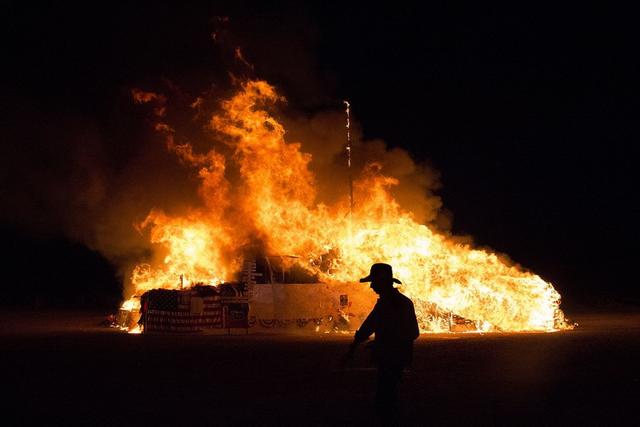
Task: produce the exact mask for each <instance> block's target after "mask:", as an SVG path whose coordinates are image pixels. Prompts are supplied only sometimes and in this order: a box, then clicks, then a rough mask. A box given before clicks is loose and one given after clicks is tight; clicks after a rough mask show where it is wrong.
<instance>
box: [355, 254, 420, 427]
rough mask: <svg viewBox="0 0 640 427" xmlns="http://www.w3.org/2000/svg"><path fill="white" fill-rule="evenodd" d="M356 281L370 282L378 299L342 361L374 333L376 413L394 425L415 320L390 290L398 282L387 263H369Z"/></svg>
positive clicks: (410, 307) (402, 299)
mask: <svg viewBox="0 0 640 427" xmlns="http://www.w3.org/2000/svg"><path fill="white" fill-rule="evenodd" d="M360 282H371V289H373V290H374V291H375V293H377V294H378V295H380V298H379V299H378V302H377V303H376V305H375V307H374V308H373V310H372V311H371V313H370V314H369V316H367V318H366V320H365V321H364V323H362V326H360V329H358V331H356V334H355V337H354V339H353V343H352V344H351V345H350V347H349V351H348V352H347V354H346V355H345V356H344V358H343V361H344V362H346V361H348V360H350V359H351V358H352V357H353V353H354V351H355V349H356V348H357V346H358V345H359V344H360V343H362V342H364V341H366V340H367V339H368V338H369V337H370V336H371V334H374V333H375V341H374V342H373V345H372V347H373V353H372V357H373V361H374V363H375V364H376V366H377V368H378V384H377V390H376V400H375V405H376V410H377V411H378V414H379V416H380V417H381V420H382V423H383V424H384V425H387V424H394V423H395V422H397V421H398V415H399V413H398V396H397V390H398V383H399V382H400V379H401V378H402V371H403V370H404V368H405V367H407V366H409V365H410V364H411V361H412V358H413V341H414V340H415V339H416V338H418V336H419V334H420V332H419V329H418V321H417V320H416V313H415V310H414V308H413V303H412V302H411V300H410V299H409V298H407V297H406V296H404V295H402V294H401V293H400V292H399V291H398V290H397V289H396V288H394V287H393V282H396V283H401V282H400V281H399V280H398V279H396V278H394V277H393V270H392V268H391V266H390V265H389V264H382V263H379V264H373V265H372V266H371V271H370V272H369V275H368V276H367V277H364V278H362V279H360Z"/></svg>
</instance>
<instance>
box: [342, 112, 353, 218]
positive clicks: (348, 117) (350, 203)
mask: <svg viewBox="0 0 640 427" xmlns="http://www.w3.org/2000/svg"><path fill="white" fill-rule="evenodd" d="M343 102H344V105H345V107H346V109H345V112H346V113H347V126H346V127H347V167H348V168H349V212H350V213H353V173H352V172H351V104H349V101H346V100H345V101H343Z"/></svg>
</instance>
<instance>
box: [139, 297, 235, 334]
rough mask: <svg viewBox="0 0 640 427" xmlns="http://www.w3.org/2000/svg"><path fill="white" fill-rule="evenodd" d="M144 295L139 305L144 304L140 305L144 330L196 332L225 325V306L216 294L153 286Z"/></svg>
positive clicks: (224, 326) (220, 327)
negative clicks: (153, 288)
mask: <svg viewBox="0 0 640 427" xmlns="http://www.w3.org/2000/svg"><path fill="white" fill-rule="evenodd" d="M145 296H146V298H145V300H146V301H143V305H145V304H146V305H147V306H146V307H143V319H142V321H143V323H144V330H145V332H160V331H161V332H200V331H203V330H205V329H222V328H226V327H227V326H226V323H227V322H226V318H227V315H226V311H227V307H225V306H224V305H223V303H222V301H221V297H220V295H217V294H216V295H213V294H208V295H203V296H201V295H200V294H199V293H198V292H197V291H196V290H184V291H169V290H164V289H156V290H153V291H149V292H147V294H145ZM143 297H144V296H143Z"/></svg>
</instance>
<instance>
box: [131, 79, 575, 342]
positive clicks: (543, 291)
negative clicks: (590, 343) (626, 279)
mask: <svg viewBox="0 0 640 427" xmlns="http://www.w3.org/2000/svg"><path fill="white" fill-rule="evenodd" d="M140 98H142V100H141V101H140V102H152V101H154V100H156V99H160V98H158V97H151V96H144V97H143V96H140ZM280 101H283V98H282V97H281V96H279V95H278V94H277V92H276V90H275V88H274V87H273V86H271V85H269V84H268V83H266V82H264V81H249V82H246V83H244V84H242V87H241V89H240V90H239V91H238V92H237V93H236V94H235V95H234V96H232V97H230V98H229V99H227V100H225V101H223V102H222V108H221V111H220V112H219V113H217V114H215V115H213V116H212V117H211V119H210V121H209V127H210V129H211V130H213V131H215V132H216V133H217V134H218V135H220V137H221V138H222V139H223V140H224V142H225V143H226V144H228V146H229V147H230V148H231V149H232V150H233V156H231V157H232V158H231V159H226V158H225V157H224V156H223V155H222V154H220V153H217V152H215V151H214V150H211V151H209V152H208V153H207V154H195V153H194V152H193V149H192V147H191V145H189V144H184V145H177V144H175V143H174V141H173V133H174V131H173V129H171V128H170V127H169V126H168V125H166V124H159V125H158V126H157V130H158V131H160V132H162V133H163V134H164V135H165V136H166V138H167V147H168V148H169V149H170V150H171V151H174V152H175V153H176V155H177V156H178V157H179V158H180V160H181V161H183V162H184V163H186V164H189V165H191V166H193V167H196V168H199V178H200V181H201V184H200V189H199V190H200V192H199V194H200V196H201V198H202V200H203V205H204V207H201V208H193V210H192V211H191V212H189V213H188V214H187V215H183V216H176V217H171V216H168V215H166V214H165V213H163V212H161V211H158V210H153V211H152V212H151V213H150V214H149V216H148V217H147V218H146V220H145V221H144V222H143V223H142V224H141V227H142V228H148V229H150V233H151V241H152V242H153V243H156V244H158V245H160V246H161V247H162V248H163V257H162V259H161V260H160V261H159V262H158V263H157V265H154V266H153V267H151V266H150V265H148V264H141V265H138V266H137V267H136V268H135V269H134V272H133V277H132V283H133V284H134V286H135V288H136V291H143V290H147V289H151V288H176V287H179V286H189V285H191V284H194V283H198V282H204V283H214V284H215V283H218V282H220V281H224V280H229V279H230V278H232V277H233V274H234V273H235V272H237V271H238V270H239V269H240V265H241V262H242V255H243V254H242V248H243V247H245V246H246V245H247V244H249V243H250V242H251V241H252V239H255V238H259V239H260V241H262V243H263V244H264V245H265V246H266V250H267V251H268V252H269V253H276V254H288V255H296V256H298V257H299V258H297V259H298V263H299V264H300V266H301V267H303V268H305V269H306V270H307V271H309V272H310V273H312V274H315V275H317V276H318V277H319V278H320V279H321V281H323V282H325V283H327V284H332V283H347V282H353V281H355V280H356V279H358V278H359V277H363V276H365V275H366V274H367V272H368V269H369V266H370V265H371V264H373V263H375V262H387V263H389V264H391V265H393V267H394V270H395V275H396V277H398V278H400V279H401V280H402V282H403V285H402V291H403V292H404V293H406V294H407V295H408V296H409V297H410V298H412V299H413V300H414V302H415V304H416V310H417V313H418V317H419V321H420V322H421V323H422V324H423V325H427V326H425V327H426V328H429V326H428V325H429V324H430V321H429V311H428V309H427V307H429V306H431V305H432V304H433V303H435V304H437V306H439V307H441V308H443V309H446V310H449V311H451V312H454V313H456V314H459V315H461V316H464V317H465V318H467V319H473V320H475V321H476V324H477V325H478V328H479V329H482V330H489V329H497V330H503V331H524V330H541V331H551V330H557V329H563V328H567V324H566V321H565V319H564V315H563V314H562V311H561V310H560V308H559V305H560V295H559V294H558V292H556V290H555V289H554V288H553V286H552V285H551V284H550V283H548V282H546V281H544V280H543V279H542V278H540V277H539V276H537V275H535V274H533V273H530V272H526V271H523V270H521V269H519V268H518V267H516V266H512V265H509V264H508V263H506V262H505V261H503V260H501V259H500V258H499V257H498V256H496V255H495V254H493V253H491V252H488V251H486V250H479V249H474V248H472V247H470V246H469V245H466V244H460V243H456V242H454V241H453V240H451V239H450V238H448V237H446V236H444V235H441V234H438V233H437V232H435V231H434V230H432V229H431V228H429V227H428V226H426V225H422V224H419V223H417V222H416V221H415V220H414V218H413V215H412V214H411V213H410V212H409V211H406V210H404V209H403V208H402V207H400V206H399V204H398V203H397V202H396V201H395V200H394V198H393V197H392V195H391V193H390V191H389V189H390V187H392V186H394V185H397V184H398V181H397V180H396V179H395V178H391V177H387V176H384V175H383V174H382V166H381V165H380V164H376V163H373V164H369V165H368V166H366V167H365V169H364V170H363V171H362V172H361V174H360V176H359V177H358V178H357V179H356V180H355V181H354V207H353V209H350V202H349V200H348V197H345V198H343V199H341V200H340V201H339V202H337V203H335V204H334V205H332V206H327V205H324V204H318V203H317V202H316V190H315V188H316V187H315V177H314V175H313V174H312V172H311V170H310V168H309V164H310V163H311V161H312V157H311V155H310V154H307V153H305V152H303V151H302V146H301V144H300V143H287V142H285V138H284V135H285V129H284V127H283V125H282V124H281V123H280V122H278V121H277V120H276V119H275V118H274V117H273V116H272V115H270V114H269V113H268V111H267V108H268V106H269V105H271V104H275V103H278V102H280ZM227 161H233V162H234V164H236V165H238V167H239V171H240V175H241V180H240V184H237V185H235V186H232V185H231V183H230V182H229V181H228V180H227V179H226V178H225V165H226V162H227Z"/></svg>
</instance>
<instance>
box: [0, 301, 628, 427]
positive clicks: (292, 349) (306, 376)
mask: <svg viewBox="0 0 640 427" xmlns="http://www.w3.org/2000/svg"><path fill="white" fill-rule="evenodd" d="M101 318H102V314H100V313H87V312H60V311H57V312H39V313H33V312H4V313H2V319H3V321H2V322H1V324H0V334H1V335H2V337H1V340H2V359H3V360H2V365H1V366H2V367H3V371H2V378H3V386H4V387H3V389H4V390H5V393H4V395H5V397H4V398H3V403H4V405H6V406H5V408H6V409H5V410H4V411H3V419H4V420H5V421H4V422H3V424H4V425H25V424H28V425H31V424H35V423H42V424H43V425H78V424H80V425H92V426H93V425H135V426H141V425H298V426H302V425H376V424H377V420H376V417H375V414H374V412H373V410H372V405H371V400H372V396H373V390H374V384H375V370H374V369H373V367H372V366H371V364H370V363H369V357H368V355H367V354H366V352H361V353H359V354H358V356H357V357H356V359H355V360H354V362H353V364H352V365H351V366H349V367H346V368H341V367H339V366H338V363H337V362H338V359H339V357H340V356H341V355H342V354H343V353H344V351H345V349H346V347H347V345H348V343H349V341H350V337H348V336H334V335H310V336H297V335H287V336H283V335H249V336H210V335H207V336H203V335H163V336H159V335H128V334H124V333H121V332H119V331H116V330H112V329H109V328H102V327H100V326H99V321H100V319H101ZM573 320H575V321H577V322H578V323H579V324H580V325H579V327H578V328H576V329H575V330H574V331H569V332H562V333H536V334H487V335H480V334H451V335H425V336H422V337H421V338H420V339H419V340H418V341H417V343H416V346H415V361H414V366H413V368H412V370H411V371H409V372H408V373H407V374H406V376H405V378H404V381H403V383H402V384H401V397H402V405H403V423H404V425H567V424H568V425H614V424H616V425H619V424H624V425H638V424H639V423H640V412H639V411H638V407H637V402H638V396H639V395H640V313H638V312H626V313H616V314H592V315H588V314H587V315H580V316H575V317H574V318H573ZM7 421H9V423H8V424H6V422H7Z"/></svg>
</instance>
